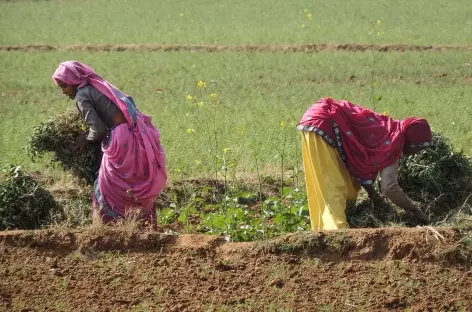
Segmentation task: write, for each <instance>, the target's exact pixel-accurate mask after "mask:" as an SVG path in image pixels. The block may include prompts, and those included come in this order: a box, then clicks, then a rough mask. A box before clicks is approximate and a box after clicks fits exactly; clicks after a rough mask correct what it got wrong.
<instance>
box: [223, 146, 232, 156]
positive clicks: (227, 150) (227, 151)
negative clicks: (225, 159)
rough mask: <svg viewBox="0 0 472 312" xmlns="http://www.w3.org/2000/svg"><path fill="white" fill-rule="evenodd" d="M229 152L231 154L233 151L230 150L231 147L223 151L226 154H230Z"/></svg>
mask: <svg viewBox="0 0 472 312" xmlns="http://www.w3.org/2000/svg"><path fill="white" fill-rule="evenodd" d="M229 152H231V149H230V148H229V147H225V148H224V149H223V153H225V154H226V153H229Z"/></svg>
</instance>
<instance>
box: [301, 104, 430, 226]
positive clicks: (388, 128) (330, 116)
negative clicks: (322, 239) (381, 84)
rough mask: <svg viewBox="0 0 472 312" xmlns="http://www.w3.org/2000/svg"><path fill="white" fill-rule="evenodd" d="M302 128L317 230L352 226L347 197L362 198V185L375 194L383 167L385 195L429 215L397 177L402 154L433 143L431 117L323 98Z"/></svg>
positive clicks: (422, 216)
mask: <svg viewBox="0 0 472 312" xmlns="http://www.w3.org/2000/svg"><path fill="white" fill-rule="evenodd" d="M297 129H298V130H300V131H302V145H303V163H304V167H305V179H306V188H307V194H308V206H309V209H310V218H311V226H312V229H313V230H322V229H325V230H327V229H339V228H347V227H349V225H348V224H347V221H346V213H345V210H346V203H347V200H348V199H351V200H355V199H356V198H357V195H358V192H359V189H360V186H361V185H362V186H363V187H364V189H365V190H366V191H367V192H368V194H369V196H370V197H371V198H373V197H374V196H375V192H374V188H373V184H374V181H375V180H376V177H377V175H379V173H380V178H381V190H382V193H383V195H385V196H386V197H387V198H389V199H390V200H391V201H392V202H393V203H394V204H396V205H397V206H399V207H401V208H403V209H405V210H406V211H408V212H410V213H413V214H414V215H415V216H416V217H418V218H419V219H421V220H423V221H427V217H426V216H425V214H424V213H423V212H422V211H421V209H419V207H417V206H416V204H415V203H413V202H412V201H411V200H410V199H409V198H408V196H407V195H406V194H405V193H404V192H403V190H402V189H401V188H400V186H399V185H398V182H397V170H398V167H399V159H400V157H401V156H402V155H405V156H408V155H411V154H415V153H418V152H420V151H421V150H422V149H424V148H428V147H431V146H432V132H431V128H430V126H429V124H428V122H427V121H426V120H424V119H421V118H407V119H405V120H394V119H392V118H390V117H389V116H385V115H380V114H377V113H375V112H373V111H371V110H369V109H366V108H363V107H361V106H358V105H355V104H352V103H350V102H348V101H335V100H333V99H331V98H323V99H320V100H319V101H318V102H317V103H315V104H313V105H312V106H311V107H310V108H309V109H308V110H307V111H306V112H305V114H304V115H303V117H302V119H301V121H300V123H299V124H298V126H297Z"/></svg>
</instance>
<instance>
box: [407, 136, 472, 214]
mask: <svg viewBox="0 0 472 312" xmlns="http://www.w3.org/2000/svg"><path fill="white" fill-rule="evenodd" d="M433 141H434V148H432V149H427V150H425V151H424V152H422V153H421V154H418V155H415V156H412V157H409V158H405V159H402V161H401V165H400V170H399V177H398V178H399V183H400V185H401V187H402V188H403V189H404V190H405V191H406V192H407V194H408V195H409V196H410V197H411V198H412V199H413V200H415V201H418V202H420V203H422V204H423V205H424V207H425V208H426V212H427V213H428V214H429V215H430V218H432V219H433V220H438V219H439V218H444V217H446V216H447V215H449V214H451V212H455V211H457V210H459V209H463V212H468V213H472V211H470V206H468V200H469V199H470V195H471V193H472V163H471V161H470V158H469V157H467V156H466V155H464V153H463V152H462V151H454V148H453V146H452V144H451V143H450V141H449V140H448V139H447V138H445V137H444V136H442V135H440V134H437V133H435V134H434V136H433ZM464 208H467V209H468V210H469V211H464Z"/></svg>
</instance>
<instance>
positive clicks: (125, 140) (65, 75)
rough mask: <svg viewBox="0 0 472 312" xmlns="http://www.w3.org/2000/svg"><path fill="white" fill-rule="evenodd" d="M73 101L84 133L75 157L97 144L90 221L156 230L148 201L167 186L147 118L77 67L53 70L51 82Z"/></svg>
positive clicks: (157, 142)
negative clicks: (133, 224) (119, 222)
mask: <svg viewBox="0 0 472 312" xmlns="http://www.w3.org/2000/svg"><path fill="white" fill-rule="evenodd" d="M52 78H53V81H54V82H55V83H56V84H57V85H58V86H59V87H60V88H61V89H62V92H63V93H64V94H65V95H67V96H69V97H70V98H71V99H73V100H75V101H76V104H77V108H78V109H79V111H80V112H81V113H82V116H83V117H84V119H85V122H86V124H87V126H88V132H87V133H84V134H83V135H81V136H79V137H78V138H77V140H76V148H77V150H78V151H80V150H82V149H83V148H84V147H85V144H87V143H89V142H102V151H103V158H102V162H101V165H100V170H99V173H98V178H97V180H96V181H95V186H94V196H93V203H94V216H95V217H100V218H101V219H102V220H103V222H104V223H110V222H113V221H116V220H119V219H126V218H129V217H132V218H133V219H135V220H140V221H145V222H147V223H149V224H150V225H152V226H153V228H156V226H157V216H156V211H155V208H154V200H155V199H156V197H157V196H158V194H159V193H160V192H161V190H162V189H163V188H164V186H165V184H166V182H167V172H166V157H165V150H164V148H163V147H162V145H161V143H160V133H159V131H158V130H157V129H156V128H155V127H154V125H153V124H152V120H151V116H148V115H145V114H143V113H141V112H139V110H138V109H137V107H136V105H135V103H134V100H133V98H132V97H130V96H128V95H126V94H124V93H123V92H121V91H120V90H118V89H117V88H116V87H115V86H113V85H112V84H111V83H110V82H108V81H106V80H104V79H103V78H102V77H100V76H99V75H97V74H96V73H95V71H94V70H93V69H92V68H91V67H89V66H87V65H85V64H82V63H80V62H76V61H67V62H63V63H61V64H59V67H58V68H57V70H56V71H55V73H54V75H53V76H52Z"/></svg>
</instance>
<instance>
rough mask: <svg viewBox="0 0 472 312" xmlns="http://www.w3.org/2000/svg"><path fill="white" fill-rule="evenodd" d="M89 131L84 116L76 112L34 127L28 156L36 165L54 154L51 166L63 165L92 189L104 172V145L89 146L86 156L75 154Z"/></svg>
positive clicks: (64, 114)
mask: <svg viewBox="0 0 472 312" xmlns="http://www.w3.org/2000/svg"><path fill="white" fill-rule="evenodd" d="M85 130H86V127H85V124H84V121H83V118H82V116H81V115H80V114H79V113H78V112H76V111H72V110H66V111H65V112H63V113H61V114H59V115H57V116H55V117H54V119H53V120H51V121H46V122H42V123H40V124H39V125H37V126H36V127H34V129H33V132H32V133H31V136H30V137H29V139H28V144H27V148H26V149H27V152H28V154H29V156H30V157H31V159H32V160H33V161H35V160H37V159H40V158H41V157H42V156H43V155H44V154H46V153H48V152H51V153H52V155H53V158H52V160H51V162H50V163H49V164H50V165H53V166H55V165H56V164H59V166H61V167H62V168H63V169H65V170H66V171H69V172H71V173H72V175H73V176H74V177H75V178H76V179H77V180H78V182H80V183H82V184H88V185H92V184H93V183H94V181H95V179H96V174H97V172H98V169H99V168H100V162H101V158H102V151H101V146H100V143H95V144H87V146H86V147H85V149H84V150H83V151H82V152H77V151H75V150H74V141H75V138H76V137H77V136H78V135H79V134H81V133H84V132H85Z"/></svg>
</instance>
